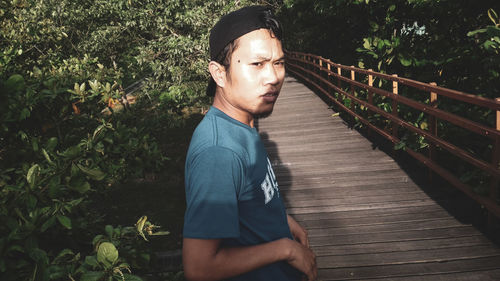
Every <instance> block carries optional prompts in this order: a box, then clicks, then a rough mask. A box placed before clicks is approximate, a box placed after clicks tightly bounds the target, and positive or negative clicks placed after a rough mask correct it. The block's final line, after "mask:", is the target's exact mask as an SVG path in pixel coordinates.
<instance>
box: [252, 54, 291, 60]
mask: <svg viewBox="0 0 500 281" xmlns="http://www.w3.org/2000/svg"><path fill="white" fill-rule="evenodd" d="M253 59H255V60H261V61H270V60H271V58H270V57H265V56H255V57H254V58H253ZM276 60H277V61H279V60H285V55H283V56H281V57H280V58H278V59H276Z"/></svg>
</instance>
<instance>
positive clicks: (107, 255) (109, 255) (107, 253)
mask: <svg viewBox="0 0 500 281" xmlns="http://www.w3.org/2000/svg"><path fill="white" fill-rule="evenodd" d="M117 260H118V250H117V249H116V247H115V245H113V243H110V242H103V243H101V244H100V245H99V248H98V249H97V261H99V262H100V263H102V264H104V266H105V267H106V268H110V267H111V266H112V265H113V264H114V263H115V262H116V261H117Z"/></svg>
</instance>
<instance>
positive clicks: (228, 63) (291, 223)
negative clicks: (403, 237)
mask: <svg viewBox="0 0 500 281" xmlns="http://www.w3.org/2000/svg"><path fill="white" fill-rule="evenodd" d="M280 40H281V27H280V25H279V23H278V21H277V20H276V19H275V18H274V17H273V15H272V13H271V11H270V10H269V9H268V8H266V7H262V6H252V7H246V8H242V9H240V10H238V11H235V12H233V13H230V14H228V15H226V16H224V17H222V18H221V19H220V20H219V22H218V23H217V24H216V25H215V26H214V28H213V29H212V30H211V34H210V56H211V61H210V63H209V66H208V69H209V71H210V74H211V77H212V79H211V82H210V84H209V87H208V88H207V94H209V95H214V94H215V97H214V102H213V106H212V107H211V109H210V110H209V111H208V113H207V114H206V116H205V117H204V119H203V120H202V121H201V123H200V124H199V125H198V127H197V128H196V130H195V132H194V133H193V137H192V140H191V144H190V147H189V151H188V155H187V159H186V177H185V180H186V201H187V210H186V214H185V222H184V240H183V264H184V273H185V277H186V279H188V280H221V279H228V280H252V281H256V280H272V281H279V280H301V278H302V276H304V277H305V278H307V280H315V279H316V274H317V273H316V272H317V269H316V262H315V256H314V254H313V252H312V251H311V250H310V249H309V242H308V239H307V233H306V231H305V230H304V229H303V228H302V227H301V226H300V225H299V224H298V223H297V222H296V221H295V220H294V219H293V218H291V217H290V216H288V215H287V214H286V211H285V208H284V205H283V202H282V199H281V197H280V194H279V190H278V185H277V183H276V178H275V175H274V172H273V169H272V166H271V163H270V161H269V159H268V156H267V152H266V151H265V149H264V146H263V144H262V142H261V140H260V137H259V134H258V132H257V130H256V129H255V128H254V120H255V118H257V117H261V116H267V115H269V114H271V112H272V110H273V106H274V103H275V102H276V99H277V98H278V95H279V92H280V90H281V86H282V85H283V81H284V77H285V68H284V53H283V50H282V46H281V41H280Z"/></svg>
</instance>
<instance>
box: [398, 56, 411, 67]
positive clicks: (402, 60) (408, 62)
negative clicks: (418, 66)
mask: <svg viewBox="0 0 500 281" xmlns="http://www.w3.org/2000/svg"><path fill="white" fill-rule="evenodd" d="M398 59H399V62H400V63H401V65H403V66H410V65H411V62H412V60H411V59H408V58H405V57H403V56H402V55H399V56H398Z"/></svg>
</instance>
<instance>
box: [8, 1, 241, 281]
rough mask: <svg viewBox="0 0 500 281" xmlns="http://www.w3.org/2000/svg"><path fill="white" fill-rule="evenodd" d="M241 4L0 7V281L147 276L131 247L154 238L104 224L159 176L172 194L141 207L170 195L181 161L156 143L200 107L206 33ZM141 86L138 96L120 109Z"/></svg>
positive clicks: (146, 258)
mask: <svg viewBox="0 0 500 281" xmlns="http://www.w3.org/2000/svg"><path fill="white" fill-rule="evenodd" d="M248 4H249V3H248V2H246V1H224V0H221V1H208V2H207V1H180V0H177V1H155V0H134V1H130V0H113V1H94V0H87V1H85V0H84V1H70V0H62V1H60V0H58V1H54V0H48V1H47V0H46V1H37V0H12V1H1V2H0V18H1V28H0V46H1V52H0V88H1V90H0V120H1V125H0V160H1V161H0V192H1V194H0V196H1V197H0V221H2V224H1V225H0V233H1V237H0V279H2V280H59V279H65V280H67V279H71V280H111V279H116V280H122V278H123V277H124V276H125V277H126V279H127V280H128V279H131V280H136V279H138V277H133V275H130V274H129V273H130V268H132V270H134V272H147V270H148V267H149V262H150V260H151V255H150V252H151V249H149V248H148V247H147V244H146V243H145V242H144V241H143V242H141V240H140V239H142V238H139V237H140V236H139V235H138V234H140V233H141V232H143V231H144V232H143V233H146V236H145V238H146V237H147V236H148V234H147V233H148V230H151V233H153V234H154V233H158V232H157V231H158V229H154V228H153V227H152V226H151V225H150V222H149V221H147V222H146V221H143V223H138V224H137V226H136V227H127V226H123V227H122V226H116V227H113V226H111V224H113V225H117V224H118V223H119V224H122V225H129V226H132V225H134V223H135V222H136V221H137V220H138V219H139V218H140V217H141V216H142V215H146V214H144V213H137V214H130V213H129V212H127V211H121V212H119V213H120V214H122V216H123V217H125V218H121V219H120V220H118V221H109V218H113V217H115V218H116V217H117V216H118V217H119V215H117V214H116V213H117V212H116V206H123V205H124V204H125V203H127V202H119V201H117V202H114V201H113V200H115V199H117V200H118V199H123V200H134V198H127V197H126V196H118V195H119V194H120V191H117V189H120V186H122V184H123V183H124V182H127V181H130V180H133V179H144V178H146V179H148V178H151V175H155V174H162V175H163V174H164V173H165V169H167V170H166V171H172V172H175V174H168V175H163V177H166V178H167V179H166V180H165V182H168V183H172V184H177V185H178V186H175V188H178V189H180V190H181V192H180V193H179V192H174V193H172V192H170V193H169V192H164V193H158V192H156V191H155V192H153V190H150V191H149V192H150V193H151V194H152V195H151V196H152V197H153V196H154V194H162V195H166V194H176V196H179V195H178V194H182V171H178V170H175V169H174V170H172V169H170V170H169V169H168V166H169V165H171V166H175V167H178V166H179V165H180V166H182V157H179V156H178V155H177V154H175V149H172V147H173V146H176V145H177V144H170V143H165V142H168V141H170V140H172V139H174V140H175V139H176V138H175V137H174V138H172V137H171V136H170V135H169V134H171V133H173V132H175V130H177V129H175V128H177V127H182V125H183V124H184V123H185V117H186V116H188V115H189V112H191V111H193V110H187V109H190V108H191V109H193V108H194V109H196V108H197V107H200V106H202V105H204V104H206V103H207V99H206V98H205V96H204V87H205V85H206V81H207V77H208V76H207V72H206V62H207V58H208V55H207V45H208V40H207V38H208V31H209V29H210V28H211V26H212V25H213V24H214V21H215V20H216V19H217V18H219V17H220V15H221V14H225V13H227V12H228V11H230V10H233V9H236V8H237V7H240V6H243V5H248ZM141 79H143V88H142V89H143V90H142V91H140V92H135V93H134V94H133V95H134V96H131V95H128V96H127V95H126V92H125V89H126V87H127V86H128V85H130V84H132V83H133V82H135V81H138V80H141ZM133 100H135V103H134V104H131V102H132V101H133ZM194 111H196V110H194ZM177 139H179V138H177ZM186 142H187V141H186V140H183V143H186ZM185 146H186V144H181V145H177V147H185ZM177 153H178V154H179V153H181V152H177ZM170 162H176V163H174V164H171V163H170ZM177 162H179V163H180V164H179V163H177ZM170 178H173V180H172V179H170ZM136 181H137V180H136ZM134 190H135V191H134V192H137V188H136V189H134ZM155 190H158V188H155ZM123 191H126V192H130V190H127V189H125V188H123ZM143 192H144V193H147V191H143ZM111 196H113V197H111ZM103 198H105V199H106V198H107V199H106V200H103ZM139 198H140V197H136V199H139ZM162 199H163V200H164V202H169V201H172V202H174V201H182V199H180V198H170V199H169V198H162ZM162 199H160V198H157V199H156V201H158V200H162ZM134 203H135V205H140V202H134ZM151 205H154V206H157V205H160V204H158V203H156V204H151ZM163 205H164V204H163ZM156 208H158V209H160V207H156ZM127 209H129V208H127ZM130 209H133V210H135V209H134V208H130ZM169 210H170V209H169V208H168V207H165V208H164V211H165V212H168V211H169ZM102 212H104V213H102ZM159 212H160V210H158V211H155V212H151V213H155V214H157V213H159ZM181 212H182V210H181ZM109 213H112V216H110V215H108V214H109ZM178 213H179V212H176V213H175V214H177V215H178ZM149 220H151V221H156V220H155V218H154V217H151V216H150V218H149ZM124 221H126V222H127V221H128V224H123V222H124ZM105 225H107V226H106V227H104V226H105ZM153 229H154V231H153ZM162 230H168V225H165V224H163V225H162V228H161V229H160V231H162ZM149 240H154V239H149ZM105 242H110V243H111V244H109V243H105ZM141 270H142V271H141Z"/></svg>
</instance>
